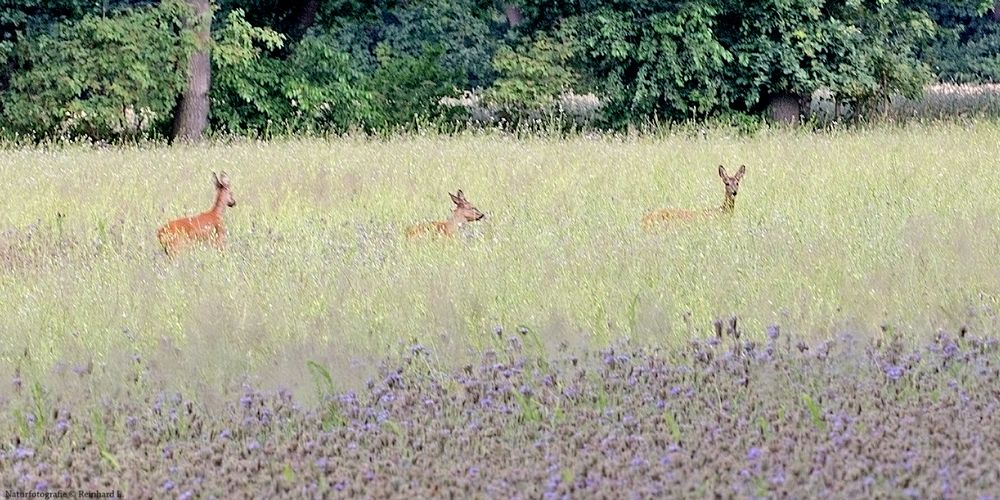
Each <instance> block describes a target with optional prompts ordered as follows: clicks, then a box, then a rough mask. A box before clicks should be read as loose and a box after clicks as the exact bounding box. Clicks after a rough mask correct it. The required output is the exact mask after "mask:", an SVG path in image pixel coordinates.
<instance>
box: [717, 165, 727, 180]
mask: <svg viewBox="0 0 1000 500" xmlns="http://www.w3.org/2000/svg"><path fill="white" fill-rule="evenodd" d="M719 177H722V178H723V179H725V178H726V177H727V176H726V167H723V166H722V165H719Z"/></svg>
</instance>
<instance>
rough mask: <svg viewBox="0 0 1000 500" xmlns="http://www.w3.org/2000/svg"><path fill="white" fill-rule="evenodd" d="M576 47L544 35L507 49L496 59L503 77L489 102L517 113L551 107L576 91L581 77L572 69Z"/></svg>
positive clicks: (492, 87)
mask: <svg viewBox="0 0 1000 500" xmlns="http://www.w3.org/2000/svg"><path fill="white" fill-rule="evenodd" d="M573 50H574V48H573V46H572V45H571V44H570V43H569V42H567V41H566V40H561V39H556V38H555V37H551V36H549V35H547V34H545V33H541V34H539V35H538V37H537V38H535V39H534V40H529V41H527V43H524V44H522V45H520V46H519V47H517V48H516V49H511V48H506V47H505V48H503V49H501V50H500V51H499V52H498V53H497V55H496V57H495V58H494V59H493V68H494V69H495V70H496V72H497V73H498V74H499V75H500V77H499V78H498V79H497V80H496V81H495V82H494V83H493V86H491V87H490V89H489V91H488V93H487V96H486V97H487V99H488V100H489V101H490V102H492V103H495V104H497V105H499V106H501V107H503V108H506V109H508V110H514V111H526V110H536V109H543V108H547V107H549V106H550V105H551V104H552V102H553V100H554V99H555V97H556V96H558V95H559V94H560V93H562V92H565V91H566V90H570V89H572V87H573V85H574V84H576V83H577V82H578V81H579V79H580V77H579V76H578V75H577V74H576V72H575V71H574V70H573V69H572V68H571V67H570V60H571V58H572V57H573Z"/></svg>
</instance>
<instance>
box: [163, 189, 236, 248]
mask: <svg viewBox="0 0 1000 500" xmlns="http://www.w3.org/2000/svg"><path fill="white" fill-rule="evenodd" d="M212 179H213V180H214V181H215V204H214V205H212V208H211V209H210V210H209V211H207V212H204V213H200V214H198V215H195V216H192V217H182V218H180V219H176V220H173V221H170V222H168V223H167V224H166V225H165V226H163V227H161V228H160V229H159V230H158V231H157V232H156V239H158V240H160V245H162V246H163V251H164V252H166V254H167V255H174V254H176V253H177V252H178V251H179V250H180V249H181V248H183V247H184V246H187V245H188V244H191V243H195V242H208V243H212V244H213V245H215V246H216V247H217V248H219V249H220V250H221V249H222V248H223V247H224V246H225V243H226V228H225V226H223V225H222V214H223V213H224V212H225V211H226V207H232V206H235V205H236V200H235V199H234V198H233V192H232V190H230V188H229V176H228V175H226V173H225V172H222V176H221V177H220V176H218V175H215V172H212Z"/></svg>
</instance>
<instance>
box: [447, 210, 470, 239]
mask: <svg viewBox="0 0 1000 500" xmlns="http://www.w3.org/2000/svg"><path fill="white" fill-rule="evenodd" d="M444 224H445V227H447V228H448V234H455V232H456V231H458V228H460V227H462V224H465V218H464V217H462V216H461V215H458V212H452V213H451V217H448V220H446V221H445V222H444Z"/></svg>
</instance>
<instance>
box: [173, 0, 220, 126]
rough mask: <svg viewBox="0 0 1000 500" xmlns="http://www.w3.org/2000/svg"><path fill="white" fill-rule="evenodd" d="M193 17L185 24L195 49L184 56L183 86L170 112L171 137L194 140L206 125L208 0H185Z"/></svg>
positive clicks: (209, 68)
mask: <svg viewBox="0 0 1000 500" xmlns="http://www.w3.org/2000/svg"><path fill="white" fill-rule="evenodd" d="M187 1H188V4H190V5H191V7H192V9H193V14H194V16H193V17H192V19H191V22H190V23H189V27H190V28H191V29H192V30H194V34H195V48H194V51H193V52H191V55H190V56H188V64H187V88H185V89H184V94H183V95H182V96H181V100H180V103H178V105H177V111H176V114H175V115H174V134H173V135H174V137H173V138H174V140H175V141H182V142H198V141H199V140H201V136H202V134H203V133H204V132H205V129H206V128H207V127H208V109H209V100H208V89H209V87H210V85H211V81H212V56H211V41H212V40H211V29H212V9H211V1H210V0H187Z"/></svg>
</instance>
